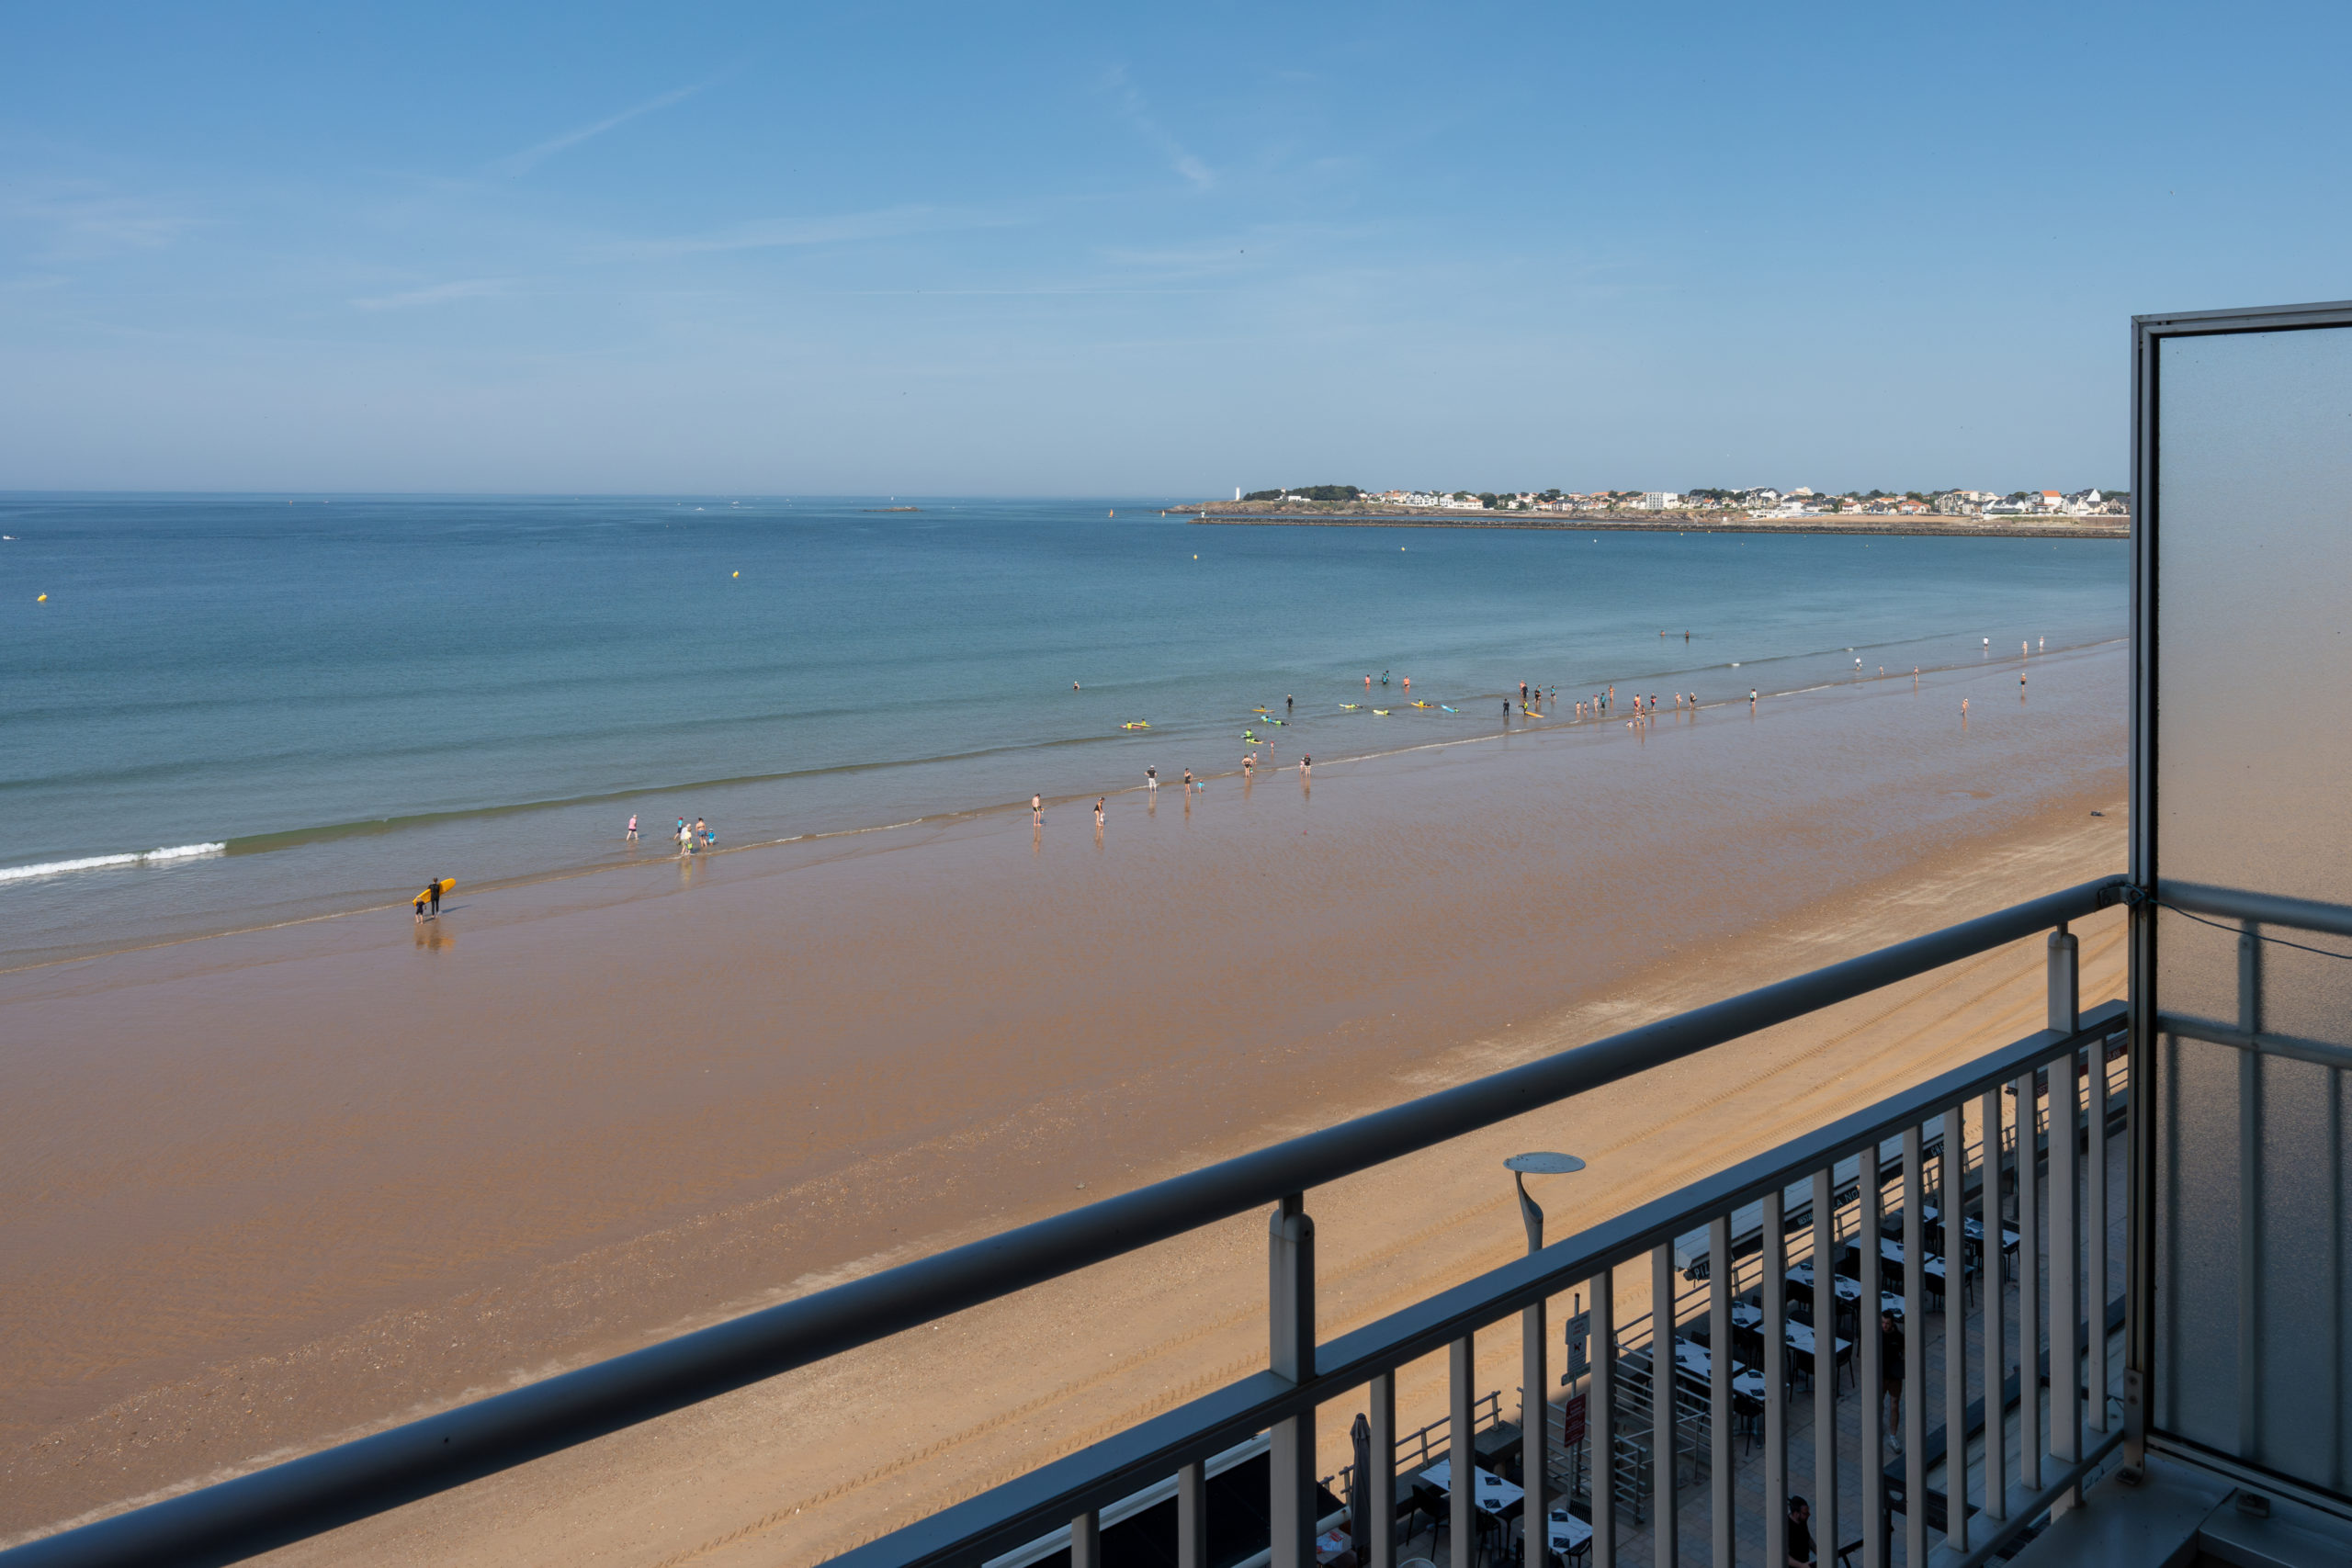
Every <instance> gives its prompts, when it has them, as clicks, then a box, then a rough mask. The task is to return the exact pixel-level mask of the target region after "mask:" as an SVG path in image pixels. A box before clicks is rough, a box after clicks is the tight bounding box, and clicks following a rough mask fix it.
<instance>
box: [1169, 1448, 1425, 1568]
mask: <svg viewBox="0 0 2352 1568" xmlns="http://www.w3.org/2000/svg"><path fill="white" fill-rule="evenodd" d="M1176 1568H1209V1467H1208V1466H1207V1465H1205V1464H1204V1463H1202V1462H1201V1461H1199V1460H1194V1461H1193V1462H1192V1463H1190V1464H1188V1465H1186V1466H1184V1467H1183V1468H1182V1470H1179V1471H1178V1472H1176ZM1380 1568H1396V1564H1394V1563H1390V1562H1384V1563H1382V1564H1380Z"/></svg>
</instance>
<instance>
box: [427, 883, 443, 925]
mask: <svg viewBox="0 0 2352 1568" xmlns="http://www.w3.org/2000/svg"><path fill="white" fill-rule="evenodd" d="M446 880H447V879H446V878H444V877H438V876H436V877H435V878H434V879H433V886H431V887H428V888H426V889H425V891H426V892H428V893H430V894H432V895H433V910H432V918H433V919H436V920H437V919H440V918H441V884H442V883H443V882H444V881H446Z"/></svg>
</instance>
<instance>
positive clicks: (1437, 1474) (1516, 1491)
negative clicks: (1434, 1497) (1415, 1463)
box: [1421, 1459, 1527, 1514]
mask: <svg viewBox="0 0 2352 1568" xmlns="http://www.w3.org/2000/svg"><path fill="white" fill-rule="evenodd" d="M1421 1479H1422V1480H1424V1481H1426V1482H1428V1483H1430V1485H1432V1486H1434V1487H1436V1488H1437V1489H1438V1490H1439V1491H1441V1492H1442V1493H1444V1494H1445V1495H1447V1496H1449V1497H1451V1496H1452V1495H1453V1461H1452V1460H1450V1459H1442V1460H1439V1461H1436V1462H1435V1463H1433V1464H1431V1465H1430V1467H1429V1468H1428V1469H1427V1470H1424V1471H1422V1472H1421ZM1526 1495H1527V1494H1526V1493H1525V1492H1524V1491H1522V1490H1521V1488H1520V1487H1518V1486H1517V1485H1515V1484H1513V1483H1510V1482H1508V1481H1505V1480H1504V1479H1503V1478H1502V1477H1501V1476H1499V1475H1497V1474H1495V1473H1494V1472H1491V1471H1485V1470H1473V1471H1471V1472H1470V1501H1472V1502H1473V1503H1475V1504H1476V1505H1477V1506H1478V1511H1479V1512H1480V1513H1484V1514H1499V1513H1502V1512H1504V1511H1505V1510H1507V1509H1510V1508H1515V1507H1517V1506H1519V1500H1520V1499H1521V1498H1522V1497H1524V1496H1526Z"/></svg>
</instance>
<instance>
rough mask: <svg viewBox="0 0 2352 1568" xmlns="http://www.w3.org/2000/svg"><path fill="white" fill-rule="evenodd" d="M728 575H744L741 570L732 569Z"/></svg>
mask: <svg viewBox="0 0 2352 1568" xmlns="http://www.w3.org/2000/svg"><path fill="white" fill-rule="evenodd" d="M727 575H728V576H729V577H741V576H742V575H743V574H742V573H741V572H740V571H730V572H729V573H728V574H727Z"/></svg>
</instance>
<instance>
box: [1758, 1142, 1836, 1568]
mask: <svg viewBox="0 0 2352 1568" xmlns="http://www.w3.org/2000/svg"><path fill="white" fill-rule="evenodd" d="M1762 1224H1763V1237H1762V1239H1763V1243H1764V1258H1763V1261H1764V1279H1763V1281H1762V1283H1763V1288H1764V1324H1763V1327H1764V1540H1765V1548H1764V1550H1765V1554H1766V1556H1767V1557H1768V1558H1769V1557H1770V1555H1771V1551H1772V1545H1771V1543H1772V1540H1773V1532H1774V1531H1775V1530H1778V1529H1782V1528H1784V1527H1783V1526H1782V1523H1781V1521H1782V1520H1784V1519H1785V1518H1787V1517H1788V1512H1789V1408H1788V1406H1789V1346H1788V1337H1789V1314H1788V1290H1789V1238H1788V1235H1787V1227H1786V1222H1785V1220H1784V1219H1783V1217H1782V1215H1781V1189H1780V1188H1778V1187H1775V1188H1773V1189H1772V1190H1770V1192H1767V1193H1766V1194H1764V1218H1763V1222H1762ZM1825 1343H1830V1344H1834V1343H1835V1340H1834V1337H1833V1339H1831V1340H1829V1341H1824V1340H1823V1338H1822V1337H1821V1336H1820V1335H1819V1334H1818V1333H1816V1334H1815V1336H1814V1337H1813V1375H1814V1377H1815V1380H1816V1381H1817V1380H1818V1379H1819V1378H1820V1376H1821V1358H1822V1346H1823V1345H1824V1344H1825ZM1831 1374H1832V1375H1833V1376H1834V1375H1836V1368H1835V1366H1834V1364H1833V1366H1832V1369H1831ZM1832 1533H1835V1532H1834V1531H1833V1532H1832ZM1776 1568H1777V1565H1776Z"/></svg>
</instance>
